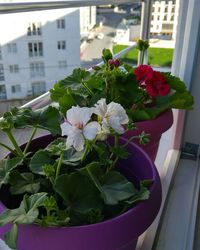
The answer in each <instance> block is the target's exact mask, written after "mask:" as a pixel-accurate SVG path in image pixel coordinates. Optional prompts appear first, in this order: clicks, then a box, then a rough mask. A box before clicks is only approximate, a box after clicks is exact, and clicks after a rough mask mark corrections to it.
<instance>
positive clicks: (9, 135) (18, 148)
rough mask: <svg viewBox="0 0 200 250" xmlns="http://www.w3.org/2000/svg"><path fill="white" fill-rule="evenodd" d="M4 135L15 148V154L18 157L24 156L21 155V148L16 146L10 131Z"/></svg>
mask: <svg viewBox="0 0 200 250" xmlns="http://www.w3.org/2000/svg"><path fill="white" fill-rule="evenodd" d="M6 134H7V136H8V138H9V140H10V141H11V142H12V144H13V146H14V147H15V149H16V151H17V154H18V155H19V156H24V154H23V152H22V150H21V148H20V147H19V145H18V144H17V142H16V140H15V138H14V136H13V134H12V132H11V130H7V131H6Z"/></svg>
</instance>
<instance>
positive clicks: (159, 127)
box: [123, 110, 173, 162]
mask: <svg viewBox="0 0 200 250" xmlns="http://www.w3.org/2000/svg"><path fill="white" fill-rule="evenodd" d="M172 124H173V113H172V110H169V111H167V112H164V113H163V114H161V115H160V116H158V117H157V118H155V119H152V120H148V121H142V122H136V123H135V125H136V127H137V130H133V131H128V132H126V133H125V134H124V135H123V137H124V138H130V137H132V136H134V135H138V134H140V133H141V132H142V131H144V132H146V133H147V134H150V142H149V143H148V144H147V145H140V144H139V142H138V140H134V142H135V143H136V144H138V145H139V146H140V147H142V148H143V149H144V151H145V152H146V153H147V154H148V155H149V157H150V158H151V160H152V161H153V162H154V161H155V158H156V154H157V151H158V146H159V142H160V138H161V136H162V134H163V133H164V132H166V131H167V130H168V129H169V128H170V127H171V126H172Z"/></svg>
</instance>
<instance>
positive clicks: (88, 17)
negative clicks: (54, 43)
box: [80, 6, 96, 38]
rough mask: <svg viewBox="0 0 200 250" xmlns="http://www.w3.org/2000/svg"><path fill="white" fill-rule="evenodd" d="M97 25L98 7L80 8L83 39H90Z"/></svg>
mask: <svg viewBox="0 0 200 250" xmlns="http://www.w3.org/2000/svg"><path fill="white" fill-rule="evenodd" d="M95 24H96V6H89V7H82V8H80V33H81V38H82V37H88V36H89V34H90V31H91V30H92V29H93V27H94V26H95Z"/></svg>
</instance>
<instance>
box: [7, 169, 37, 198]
mask: <svg viewBox="0 0 200 250" xmlns="http://www.w3.org/2000/svg"><path fill="white" fill-rule="evenodd" d="M9 183H10V184H11V187H10V192H11V193H12V194H23V193H26V192H27V193H37V192H38V191H39V189H40V183H39V181H37V180H34V175H33V174H32V173H22V174H21V173H20V172H18V171H16V170H14V171H12V172H11V173H10V177H9Z"/></svg>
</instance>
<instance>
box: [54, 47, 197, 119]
mask: <svg viewBox="0 0 200 250" xmlns="http://www.w3.org/2000/svg"><path fill="white" fill-rule="evenodd" d="M140 47H141V46H140ZM145 49H146V47H145ZM102 59H103V61H104V65H103V66H101V67H99V66H94V67H93V71H91V72H90V71H88V70H85V69H80V68H77V69H74V71H73V73H72V74H71V75H70V76H68V77H66V78H65V79H63V80H60V81H58V82H57V83H56V84H55V85H54V87H53V89H51V90H50V93H51V98H52V100H53V101H55V102H57V103H59V106H60V109H61V111H62V112H66V110H67V109H69V108H70V107H71V106H72V105H77V104H78V105H79V106H88V107H91V106H93V105H94V103H95V102H96V101H97V100H98V99H100V98H106V100H107V101H108V102H111V101H114V102H118V103H120V104H121V105H122V106H123V107H124V108H125V109H126V111H127V113H128V116H129V118H130V119H131V120H133V121H143V120H149V119H153V118H155V117H157V116H158V115H160V114H161V113H163V112H165V111H167V110H169V109H171V108H177V109H186V110H189V109H192V106H193V97H192V96H191V94H190V93H189V91H188V90H187V88H186V86H185V84H184V82H182V81H181V80H180V79H179V78H178V77H175V76H173V75H171V73H166V72H158V71H155V70H154V69H153V68H152V67H151V66H148V65H140V66H138V67H133V66H131V65H128V64H124V63H122V61H121V60H118V59H114V58H113V55H112V53H111V52H110V50H108V49H104V50H103V55H102Z"/></svg>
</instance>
